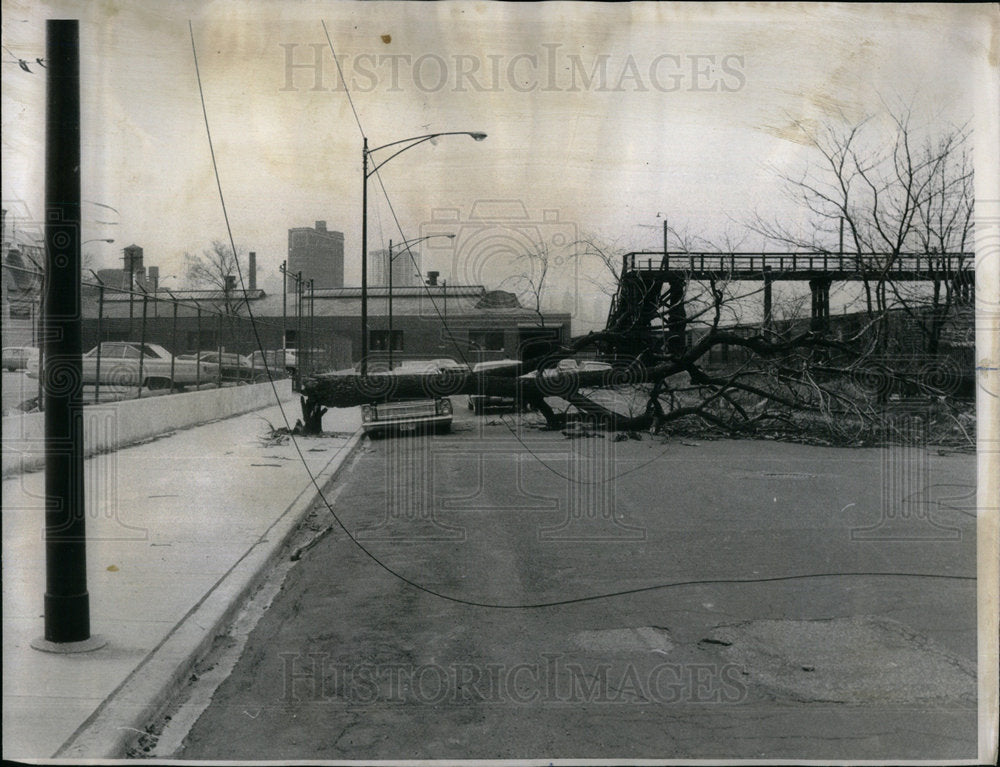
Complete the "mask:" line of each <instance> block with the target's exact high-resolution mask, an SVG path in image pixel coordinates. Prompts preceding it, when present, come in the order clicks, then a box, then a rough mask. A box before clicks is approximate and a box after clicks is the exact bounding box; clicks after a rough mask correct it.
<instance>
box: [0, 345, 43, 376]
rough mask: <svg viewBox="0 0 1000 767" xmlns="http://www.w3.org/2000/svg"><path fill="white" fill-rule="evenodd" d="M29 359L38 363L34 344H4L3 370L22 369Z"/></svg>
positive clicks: (36, 349)
mask: <svg viewBox="0 0 1000 767" xmlns="http://www.w3.org/2000/svg"><path fill="white" fill-rule="evenodd" d="M31 360H35V363H36V364H37V363H38V348H37V347H35V346H5V347H4V349H3V369H4V370H11V371H14V370H24V369H25V368H27V367H28V362H29V361H31Z"/></svg>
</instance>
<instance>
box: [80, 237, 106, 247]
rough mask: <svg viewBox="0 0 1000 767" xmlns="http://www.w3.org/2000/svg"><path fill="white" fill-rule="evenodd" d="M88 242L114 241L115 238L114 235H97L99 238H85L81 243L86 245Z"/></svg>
mask: <svg viewBox="0 0 1000 767" xmlns="http://www.w3.org/2000/svg"><path fill="white" fill-rule="evenodd" d="M88 242H114V238H113V237H97V238H95V239H92V240H84V241H83V242H82V243H80V244H81V245H86V244H87V243H88Z"/></svg>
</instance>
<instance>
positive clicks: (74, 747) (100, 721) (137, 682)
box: [52, 429, 363, 759]
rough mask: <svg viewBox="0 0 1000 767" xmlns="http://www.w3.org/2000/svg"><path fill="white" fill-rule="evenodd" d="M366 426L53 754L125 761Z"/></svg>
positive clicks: (261, 577)
mask: <svg viewBox="0 0 1000 767" xmlns="http://www.w3.org/2000/svg"><path fill="white" fill-rule="evenodd" d="M362 436H363V431H362V430H361V429H358V430H357V431H356V432H355V433H354V434H353V435H352V436H351V438H350V439H349V440H348V441H347V443H346V444H345V445H344V447H343V448H342V449H341V450H340V451H338V453H337V454H336V455H335V456H334V457H333V458H331V459H330V461H329V462H328V463H327V464H326V465H325V466H324V467H323V468H322V469H321V470H320V471H319V472H317V473H316V475H315V479H316V485H318V486H319V488H320V492H317V491H316V487H315V485H313V484H312V483H310V484H309V485H308V486H307V487H306V488H304V489H303V490H302V491H301V492H300V493H299V495H298V496H297V497H296V498H295V500H294V501H292V503H291V504H289V506H288V507H287V508H286V509H285V511H284V512H282V514H281V515H280V516H279V517H278V518H277V520H275V522H274V523H273V524H272V525H271V526H270V527H269V528H268V530H267V532H266V533H265V534H264V536H262V537H261V538H260V539H259V540H258V541H257V542H255V543H254V544H252V545H251V547H250V549H249V550H248V551H247V553H246V554H244V555H243V557H241V558H240V559H239V561H237V562H236V564H234V565H233V567H232V568H230V570H229V571H228V572H227V573H226V574H225V575H223V576H222V578H220V579H219V580H218V581H217V582H216V584H215V585H214V586H213V587H212V588H211V589H210V590H209V592H208V593H207V594H205V595H204V596H203V597H202V598H201V600H199V602H198V603H197V604H196V605H195V606H194V607H192V608H191V610H189V611H188V613H187V615H185V617H184V618H183V619H182V620H181V621H180V622H179V623H178V624H177V625H176V626H174V628H173V629H172V630H171V631H170V633H169V634H168V635H167V636H166V638H164V639H163V641H161V642H160V644H159V645H157V646H156V647H155V648H154V649H153V650H152V651H151V652H150V653H149V654H148V655H147V656H146V657H145V658H144V659H143V661H142V662H141V663H140V664H139V665H138V666H137V667H136V668H135V669H134V670H133V671H132V673H131V674H129V676H128V678H127V679H126V680H125V681H124V682H122V684H121V685H119V687H118V688H117V689H116V690H115V691H114V692H112V693H111V695H109V696H108V698H107V699H106V700H105V701H104V702H103V703H102V704H101V705H100V706H99V707H98V708H97V710H96V711H94V713H93V714H91V716H90V717H89V718H88V719H87V720H86V721H85V722H84V723H83V724H82V725H81V726H80V727H79V728H78V729H77V731H76V732H75V733H73V735H72V736H70V738H69V739H68V740H67V741H66V742H65V743H63V745H62V746H60V748H59V749H58V750H57V751H56V753H55V754H53V756H52V758H59V759H122V758H125V755H126V750H127V749H128V747H129V746H130V745H131V744H132V743H133V742H134V741H135V740H136V739H137V738H138V737H139V736H140V735H142V734H143V730H142V728H143V727H144V726H145V725H147V724H149V723H150V722H151V721H153V720H154V719H155V718H156V717H157V716H159V715H160V714H161V713H162V712H163V710H164V709H165V708H166V706H167V705H168V704H169V702H170V700H171V698H172V697H173V695H174V693H175V692H176V691H177V689H178V688H179V687H180V686H181V685H182V684H184V683H185V682H186V680H187V679H188V676H189V675H190V674H191V672H192V670H193V669H194V667H195V665H196V664H197V663H198V662H199V661H200V660H201V659H202V658H203V657H204V656H205V655H206V654H207V653H208V652H209V650H210V649H211V647H212V644H213V642H214V641H215V638H216V636H217V635H218V634H219V633H220V632H222V631H223V630H224V628H225V626H226V625H227V624H228V623H229V622H231V620H232V619H233V618H234V616H235V614H236V613H237V611H238V610H239V608H240V606H241V605H242V603H243V602H244V601H245V600H246V598H247V597H248V596H249V595H250V594H252V593H253V592H254V590H256V589H257V588H258V586H259V585H260V584H261V583H263V581H264V580H265V579H266V578H267V575H268V573H269V571H270V569H271V566H272V565H273V563H274V561H275V560H276V559H277V557H278V555H279V554H280V553H281V551H282V550H283V549H284V547H285V545H286V543H287V542H288V540H289V539H290V538H291V536H292V534H293V533H294V532H295V530H296V529H297V528H298V526H299V524H300V523H301V522H302V520H303V519H304V518H305V517H306V515H307V513H308V512H309V511H310V510H311V509H312V508H313V506H314V504H315V503H316V500H317V499H318V498H319V497H320V496H321V494H322V492H325V491H326V489H327V488H328V487H329V486H330V484H331V483H333V482H334V481H335V480H336V478H337V477H338V476H339V474H340V471H341V469H342V468H343V467H344V466H345V465H346V464H347V462H348V461H349V460H350V458H351V457H352V456H353V455H354V452H355V451H356V449H357V447H358V444H359V443H360V442H361V438H362Z"/></svg>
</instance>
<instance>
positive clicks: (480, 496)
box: [174, 403, 976, 762]
mask: <svg viewBox="0 0 1000 767" xmlns="http://www.w3.org/2000/svg"><path fill="white" fill-rule="evenodd" d="M456 404H457V403H456ZM974 485H975V459H974V456H970V455H954V454H950V455H940V454H938V451H936V450H934V449H927V450H923V449H921V450H914V449H905V448H898V449H893V450H885V451H883V450H878V449H864V450H861V449H856V450H847V449H833V448H819V447H805V446H800V445H790V444H779V443H773V442H749V441H747V442H735V441H716V442H713V441H703V440H694V441H692V440H683V441H682V440H680V439H672V440H668V441H664V440H662V439H660V438H651V437H648V436H644V438H643V439H642V440H641V441H634V440H628V441H622V442H617V441H613V440H612V439H611V438H610V435H609V436H607V437H590V438H573V439H568V438H565V437H563V436H562V435H561V434H551V433H546V432H541V431H538V430H535V429H527V428H526V429H523V430H521V429H518V428H517V427H516V426H515V427H510V428H508V426H506V425H504V424H502V423H499V421H498V418H497V417H496V416H491V415H487V416H486V417H482V418H473V417H472V416H471V415H469V414H467V413H465V412H464V411H463V412H461V413H459V417H458V419H457V420H456V425H455V430H454V432H453V433H452V434H451V435H448V436H435V437H427V438H421V437H406V438H402V439H384V440H376V441H374V442H372V443H370V444H368V445H367V447H366V448H365V450H364V452H363V453H361V454H360V455H359V456H358V458H357V459H356V460H355V462H354V464H353V466H352V468H351V470H350V471H349V472H347V473H346V474H345V475H344V476H343V478H342V479H341V481H340V486H339V488H338V490H339V494H337V495H336V499H335V503H334V508H335V510H336V512H337V514H338V515H339V517H340V519H341V521H342V522H343V524H344V526H345V527H346V528H347V530H349V531H350V534H351V537H353V538H354V540H352V539H351V537H349V536H348V535H347V534H345V532H343V531H342V530H340V529H336V530H334V532H332V533H331V534H329V535H327V536H326V537H324V538H322V539H321V540H320V541H319V542H318V543H317V544H316V545H315V546H313V547H312V548H311V549H309V551H307V552H306V553H305V554H304V555H303V557H302V559H301V561H299V562H298V563H297V564H296V565H294V566H293V567H291V569H289V570H288V572H287V576H286V577H285V580H284V583H283V585H282V587H281V590H280V593H278V595H277V597H276V598H275V599H274V601H273V603H271V605H270V607H269V609H267V610H266V611H265V612H263V613H262V617H261V619H260V621H259V623H257V625H256V628H255V629H253V631H252V632H251V633H250V634H249V636H248V638H247V639H246V646H245V648H244V649H243V650H242V652H241V653H240V654H239V659H238V661H236V665H235V668H234V669H233V671H232V673H230V674H228V678H227V679H226V680H225V681H224V682H223V683H222V684H221V685H220V686H219V687H218V689H217V690H216V691H215V693H214V696H213V698H212V702H211V704H210V705H209V707H208V708H207V709H206V710H205V711H204V713H203V714H201V716H200V718H198V720H197V722H196V723H195V725H194V727H193V728H192V729H191V730H190V732H189V733H188V735H187V738H186V741H185V745H184V747H183V749H182V750H181V751H180V752H179V753H176V754H174V756H177V757H180V758H184V759H355V760H372V759H403V758H407V759H458V758H479V759H501V758H507V759H525V758H553V759H554V758H564V759H578V758H604V759H616V760H620V761H626V762H628V761H633V760H635V759H640V758H651V759H656V758H684V757H692V758H699V757H700V758H724V757H748V758H749V757H756V758H789V759H805V758H813V759H826V760H832V759H902V758H907V759H918V758H919V759H931V760H933V759H946V758H953V759H960V758H965V759H972V758H974V757H975V755H976V750H975V742H976V741H975V737H976V686H975V657H976V655H975V653H976V624H975V616H976V604H975V582H974V580H972V578H973V577H974V575H975V529H974V517H973V513H974V512H973V507H974V497H972V496H970V495H969V494H970V493H971V492H972V490H973V488H974ZM328 521H329V517H328V516H327V512H325V511H323V512H321V513H320V515H319V516H318V517H317V518H316V520H315V523H316V524H317V525H318V526H322V525H325V524H326V523H327V522H328ZM470 603H473V604H470ZM219 644H220V646H224V645H226V640H225V638H220V639H219ZM210 665H211V663H209V666H210ZM178 700H179V701H182V700H183V697H181V698H179V699H178Z"/></svg>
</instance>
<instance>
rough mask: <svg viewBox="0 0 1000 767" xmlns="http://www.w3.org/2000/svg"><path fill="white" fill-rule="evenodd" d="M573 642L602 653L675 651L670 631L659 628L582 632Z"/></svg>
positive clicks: (584, 648)
mask: <svg viewBox="0 0 1000 767" xmlns="http://www.w3.org/2000/svg"><path fill="white" fill-rule="evenodd" d="M573 642H574V643H576V645H577V646H579V647H580V649H582V650H588V651H591V652H601V653H632V652H660V653H669V652H670V651H671V650H672V649H674V643H673V642H672V641H671V640H670V630H669V629H665V628H660V627H659V626H639V627H636V628H618V629H600V630H597V631H580V632H578V633H576V634H574V635H573Z"/></svg>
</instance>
